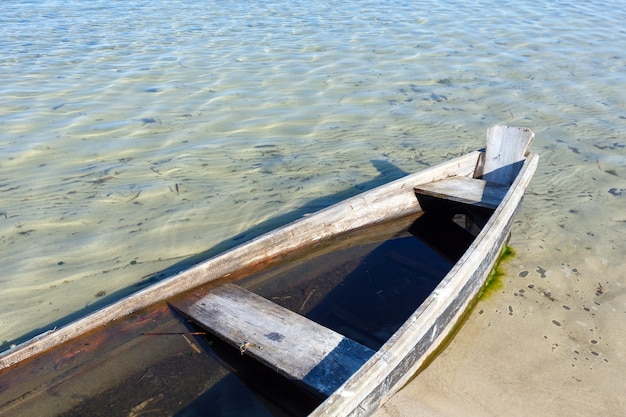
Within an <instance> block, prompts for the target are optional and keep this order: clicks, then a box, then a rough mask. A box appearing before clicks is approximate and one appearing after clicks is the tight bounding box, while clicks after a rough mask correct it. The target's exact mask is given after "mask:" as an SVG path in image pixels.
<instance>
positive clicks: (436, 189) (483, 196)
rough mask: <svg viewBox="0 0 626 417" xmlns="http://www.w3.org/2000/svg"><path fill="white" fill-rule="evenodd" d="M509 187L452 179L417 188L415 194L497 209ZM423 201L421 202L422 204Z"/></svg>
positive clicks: (480, 180) (477, 180)
mask: <svg viewBox="0 0 626 417" xmlns="http://www.w3.org/2000/svg"><path fill="white" fill-rule="evenodd" d="M508 189H509V187H507V186H504V185H500V184H495V183H492V182H488V181H485V180H483V179H479V178H469V177H450V178H445V179H442V180H439V181H434V182H429V183H427V184H421V185H419V186H417V187H415V194H416V195H417V197H418V199H420V196H427V197H434V198H439V199H444V200H449V201H453V202H456V203H461V204H469V205H473V206H478V207H484V208H488V209H495V208H496V207H498V204H500V202H501V201H502V199H503V198H504V196H505V195H506V193H507V191H508ZM421 202H422V201H421V200H420V203H421Z"/></svg>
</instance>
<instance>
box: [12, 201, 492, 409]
mask: <svg viewBox="0 0 626 417" xmlns="http://www.w3.org/2000/svg"><path fill="white" fill-rule="evenodd" d="M466 210H467V208H462V209H461V210H457V211H456V212H454V213H449V214H448V215H446V216H444V217H442V216H430V215H429V214H426V215H422V216H420V217H416V216H413V217H408V218H404V219H400V220H395V221H393V222H387V223H384V224H379V225H376V226H374V227H370V228H367V229H364V230H358V231H356V232H351V233H350V234H345V235H342V236H339V237H337V238H335V239H334V240H333V241H331V242H322V243H320V244H318V245H314V246H313V247H311V248H310V249H308V250H307V251H306V252H307V253H306V254H305V255H304V256H302V255H298V256H299V257H298V259H295V260H294V259H290V260H289V262H286V263H281V264H279V265H278V266H274V267H272V268H271V269H269V270H266V271H263V272H257V273H254V274H250V275H249V276H245V277H243V278H242V277H241V276H238V277H236V278H237V285H240V286H242V287H244V288H246V289H248V290H250V291H252V292H255V293H257V294H259V295H261V296H263V297H265V298H267V299H269V300H271V301H273V302H274V303H276V304H279V305H281V306H283V307H285V308H287V309H290V310H292V311H294V312H296V313H299V314H301V315H303V316H305V317H307V318H309V319H311V320H313V321H316V322H318V323H319V324H322V325H323V326H326V327H328V328H330V329H332V330H334V331H335V332H338V333H341V334H343V335H345V336H347V337H348V338H350V339H352V340H354V341H356V342H359V343H361V344H362V345H365V346H367V347H369V348H371V349H373V350H377V349H379V348H380V347H381V346H382V345H383V344H384V343H385V342H386V341H387V339H388V338H389V337H390V336H391V335H392V334H393V333H394V332H395V331H396V330H397V329H398V328H399V327H400V326H401V325H402V323H404V322H405V321H406V319H407V318H408V317H409V316H410V315H411V314H412V313H413V312H414V311H415V310H416V309H417V308H418V307H419V306H420V304H421V303H422V302H423V301H424V300H425V299H426V298H427V297H428V295H429V294H430V293H431V292H432V291H433V289H434V288H435V287H436V286H437V285H438V284H439V282H440V281H441V280H442V279H443V277H444V276H445V275H446V274H447V273H448V272H449V271H450V269H451V268H452V266H453V265H454V263H455V262H456V261H457V260H458V258H459V257H460V256H461V254H462V253H464V252H465V250H466V249H467V247H468V246H469V244H471V242H472V240H473V238H474V237H475V235H476V234H477V233H478V231H479V230H480V226H482V223H484V220H481V219H484V218H486V215H488V213H483V212H479V211H472V212H467V211H466ZM472 210H473V209H472ZM240 278H241V279H240ZM231 279H232V277H231ZM215 285H219V282H217V283H212V284H210V285H207V286H206V288H200V289H196V290H194V293H197V292H202V291H210V289H211V288H214V287H215ZM183 296H184V295H183ZM198 330H199V329H198V328H196V327H194V325H193V324H192V323H189V322H188V321H187V320H186V319H185V318H183V317H181V316H180V315H179V314H178V313H176V312H174V311H172V309H171V308H169V307H168V306H167V305H166V304H165V303H161V304H159V305H157V306H153V307H151V308H149V309H146V310H142V311H140V312H137V313H135V314H133V315H132V317H131V318H130V319H127V320H121V322H120V323H116V324H115V325H112V326H111V328H110V329H108V331H105V332H104V333H102V332H100V333H97V334H92V335H87V336H85V337H83V338H80V340H77V341H73V342H71V343H68V346H67V347H66V348H65V349H63V351H62V352H61V353H60V354H57V355H56V356H55V358H53V359H52V360H50V358H49V357H47V355H43V356H42V357H39V358H35V359H34V360H32V361H31V363H30V365H29V366H30V371H29V372H30V375H31V378H32V375H33V374H42V375H43V374H44V373H45V375H46V378H47V380H45V381H40V382H26V383H27V384H28V383H30V384H31V385H32V390H31V392H30V394H33V395H34V396H33V395H31V396H30V399H31V400H23V401H18V402H15V403H14V404H12V405H11V406H9V407H6V404H4V403H3V402H0V410H1V409H2V407H3V404H4V406H5V409H7V410H9V411H10V412H13V413H14V414H11V413H9V414H8V415H23V413H24V412H25V411H27V412H28V413H33V412H36V413H38V415H51V412H52V413H53V414H54V415H61V416H78V415H92V416H97V415H106V416H113V415H124V416H139V415H150V414H151V413H154V414H155V415H175V416H195V415H207V412H208V413H209V414H210V415H213V416H226V415H228V416H239V415H241V416H244V415H245V416H268V415H275V416H295V415H306V414H308V413H309V412H310V411H312V410H313V409H314V408H315V407H316V406H317V405H319V403H320V402H321V401H323V398H316V397H314V396H312V395H311V394H310V393H307V392H304V391H302V390H300V389H299V388H298V387H295V386H294V385H292V384H290V382H289V381H287V380H286V379H284V378H283V377H281V376H279V375H277V374H275V373H273V372H272V371H270V370H269V369H267V368H265V367H264V366H263V365H260V364H258V363H255V361H254V360H252V359H250V358H248V357H247V356H245V355H242V354H241V353H240V352H239V351H238V350H237V349H236V348H234V347H231V346H229V345H227V344H226V343H224V342H222V341H220V340H219V339H218V338H216V337H215V336H213V335H211V334H196V333H195V332H196V331H198ZM199 333H202V332H199ZM85 351H89V352H91V353H90V355H91V356H90V357H89V358H88V359H85V355H77V353H84V352H85ZM79 357H80V358H79ZM46 358H47V359H46ZM29 372H26V371H24V372H22V373H21V374H20V375H22V376H24V380H26V379H27V378H28V377H27V375H28V374H29ZM23 382H24V381H13V382H12V383H5V382H3V388H8V389H9V390H10V388H11V386H12V385H14V384H15V385H19V383H23ZM4 391H5V394H6V392H7V389H4ZM42 396H43V397H44V399H45V401H41V399H42ZM1 397H2V395H0V399H1ZM52 410H54V411H52Z"/></svg>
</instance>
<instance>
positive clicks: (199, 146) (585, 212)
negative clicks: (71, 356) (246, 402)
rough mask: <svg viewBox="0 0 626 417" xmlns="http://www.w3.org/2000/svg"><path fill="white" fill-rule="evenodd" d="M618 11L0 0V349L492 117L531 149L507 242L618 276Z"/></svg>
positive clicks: (474, 136)
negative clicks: (513, 239) (553, 250)
mask: <svg viewBox="0 0 626 417" xmlns="http://www.w3.org/2000/svg"><path fill="white" fill-rule="evenodd" d="M622 6H623V5H622V4H621V2H617V1H605V2H580V1H573V0H570V1H515V2H513V1H504V2H503V1H501V0H498V1H494V0H488V1H446V2H435V1H428V2H402V1H395V0H392V1H388V2H375V1H364V0H362V1H359V0H350V1H342V2H311V1H291V0H290V1H272V2H269V1H203V2H188V1H172V0H168V1H163V0H158V1H133V2H125V1H110V0H107V1H78V0H69V1H60V0H59V1H55V0H32V1H17V0H6V1H4V2H3V5H2V13H1V15H0V73H1V74H2V83H1V84H0V256H1V259H2V262H0V306H2V308H1V309H0V343H2V349H6V348H8V347H9V346H10V345H11V344H13V343H16V342H19V341H21V340H24V339H25V338H26V337H29V336H32V335H33V334H35V333H38V332H41V331H44V330H48V329H50V328H52V327H54V326H56V325H59V324H62V323H63V322H66V321H67V320H68V319H70V318H72V317H75V316H76V314H74V313H77V314H82V313H84V312H86V311H88V310H89V309H93V308H95V307H98V306H99V305H102V304H104V303H108V302H112V301H114V300H115V299H117V298H119V297H121V296H123V295H125V294H128V293H130V292H132V291H134V290H136V289H137V288H139V287H140V286H141V285H144V284H143V283H145V282H147V281H150V279H151V278H153V280H154V279H160V278H161V277H162V276H165V275H168V274H171V273H174V272H176V271H177V270H179V269H180V268H183V267H184V266H186V265H189V264H191V263H193V262H196V261H198V260H201V259H205V258H206V257H207V256H209V255H211V254H213V253H215V252H217V251H219V250H223V249H226V248H228V247H232V246H234V245H236V244H239V243H241V242H243V241H245V240H247V239H249V238H251V237H253V236H255V235H258V234H259V233H260V232H262V231H266V230H268V229H270V228H272V227H275V226H278V225H281V224H284V223H286V222H288V221H291V220H293V219H295V218H297V217H299V216H301V215H302V214H304V213H306V212H311V211H314V210H317V209H319V208H321V207H324V206H327V205H329V204H332V203H334V202H337V201H339V200H341V199H342V198H344V197H347V196H349V195H353V194H355V193H357V192H360V191H363V190H364V189H366V188H371V187H372V186H374V185H376V184H380V183H383V182H385V181H387V180H390V179H394V178H396V177H397V176H399V175H402V173H403V172H412V171H415V170H419V169H422V168H424V167H426V166H428V165H432V164H434V163H437V162H441V161H443V160H446V159H448V158H450V157H452V156H455V155H460V154H463V153H465V152H468V151H470V150H474V149H477V148H480V147H482V146H483V143H484V135H485V130H486V129H487V128H488V127H489V126H490V125H493V124H508V125H514V126H524V127H529V128H531V129H533V130H534V131H535V133H536V135H537V137H536V140H535V143H534V150H536V151H537V152H539V153H540V154H541V158H542V160H541V166H540V168H539V171H538V173H537V175H536V176H535V179H534V180H533V184H532V186H531V189H530V190H529V195H528V196H527V198H526V201H525V208H524V210H523V212H522V213H521V214H520V216H519V220H518V222H517V223H516V229H517V230H516V231H517V233H518V236H522V237H523V239H522V238H518V242H517V244H518V245H519V246H522V248H523V249H524V250H534V249H533V248H537V246H541V245H543V246H545V247H559V248H566V247H568V245H570V244H571V242H575V243H576V242H578V243H576V244H578V245H579V246H581V243H580V242H581V241H583V242H584V243H582V246H587V247H588V248H587V249H586V250H587V252H588V253H589V254H590V255H592V256H598V257H602V259H605V260H607V261H606V262H608V263H609V264H611V263H612V264H615V265H618V264H619V265H621V262H622V260H621V258H620V257H619V256H618V254H620V253H622V254H623V253H624V252H625V251H624V249H625V248H624V246H625V245H624V243H623V242H624V234H625V233H626V230H625V229H626V228H625V227H624V223H625V222H626V214H625V213H626V212H624V210H623V207H624V204H625V203H626V168H625V158H626V148H625V146H626V142H625V141H624V139H623V137H624V134H625V132H626V92H625V91H624V89H623V88H622V87H623V86H624V85H625V84H626V53H625V52H624V51H626V48H625V46H626V44H625V43H624V39H626V31H625V30H624V29H623V22H624V21H625V20H626V13H625V12H624V11H623V7H622ZM516 231H514V233H516ZM525 242H533V243H532V244H531V243H525ZM538 242H541V243H540V244H539V243H538ZM526 244H527V246H528V247H525V246H524V245H526ZM537 250H538V249H537ZM559 250H560V249H559ZM564 251H565V252H566V250H565V249H564ZM173 265H175V267H174V268H170V267H172V266H173ZM155 274H156V275H155ZM621 284H626V283H625V282H624V281H623V278H622V281H621ZM621 284H620V285H621Z"/></svg>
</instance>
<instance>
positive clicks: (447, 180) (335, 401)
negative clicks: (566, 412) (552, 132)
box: [0, 126, 538, 416]
mask: <svg viewBox="0 0 626 417" xmlns="http://www.w3.org/2000/svg"><path fill="white" fill-rule="evenodd" d="M533 137H534V134H533V133H532V132H531V131H530V130H529V129H525V128H517V127H505V126H495V127H492V128H490V129H489V130H488V132H487V146H486V149H485V150H481V151H475V152H472V153H470V154H467V155H464V156H461V157H458V158H455V159H452V160H450V161H446V162H444V163H442V164H440V165H437V166H434V167H431V168H428V169H426V170H424V171H421V172H418V173H415V174H411V175H408V176H405V177H403V178H400V179H398V180H395V181H393V182H390V183H387V184H385V185H382V186H380V187H377V188H375V189H372V190H370V191H367V192H364V193H362V194H360V195H357V196H355V197H352V198H349V199H347V200H344V201H342V202H340V203H337V204H335V205H333V206H330V207H328V208H325V209H323V210H321V211H319V212H317V213H314V214H311V215H307V216H304V217H302V218H301V219H299V220H297V221H295V222H292V223H290V224H287V225H285V226H283V227H280V228H278V229H276V230H273V231H271V232H269V233H266V234H264V235H261V236H259V237H257V238H255V239H253V240H251V241H249V242H247V243H244V244H241V245H239V246H237V247H235V248H233V249H231V250H228V251H226V252H224V253H222V254H221V255H218V256H215V257H213V258H210V259H208V260H206V261H204V262H202V263H200V264H198V265H196V266H194V267H192V268H189V269H186V270H184V271H182V272H180V273H178V274H176V275H174V276H171V277H169V278H166V279H164V280H162V281H160V282H157V283H155V284H153V285H151V286H149V287H147V288H145V289H143V290H141V291H139V292H137V293H135V294H132V295H130V296H128V297H126V298H124V299H122V300H120V301H118V302H116V303H114V304H112V305H110V306H107V307H105V308H102V309H100V310H98V311H96V312H94V313H91V314H89V315H87V316H86V317H84V318H81V319H79V320H77V321H74V322H72V323H70V324H68V325H66V326H63V327H60V328H54V329H51V330H49V331H47V332H45V333H43V334H41V335H39V336H37V337H35V338H33V339H32V340H29V341H27V342H25V343H22V344H20V345H18V346H15V347H13V348H12V349H10V350H8V351H5V352H3V353H2V354H0V414H2V415H6V416H9V415H16V416H17V415H99V414H103V415H108V416H111V415H127V416H139V415H150V414H151V413H152V414H154V415H180V416H182V415H192V414H193V413H194V410H195V411H198V410H200V411H198V413H199V414H206V412H207V407H210V414H211V415H220V414H229V415H237V412H238V413H240V414H241V415H272V414H274V415H290V414H291V415H297V414H305V415H306V414H309V415H312V416H349V415H350V416H361V415H368V414H371V413H372V412H373V411H374V410H376V408H377V407H379V406H380V405H381V404H382V403H383V402H384V401H385V399H387V398H389V397H390V396H391V395H393V393H394V392H396V391H397V390H398V389H400V388H401V387H402V386H403V384H405V383H406V382H407V381H408V380H409V379H410V378H411V377H412V376H413V375H414V374H415V373H416V372H417V371H418V370H419V369H420V368H421V367H423V366H424V364H425V363H426V361H427V360H428V359H429V358H430V357H432V355H433V354H435V353H436V352H437V349H438V348H439V347H440V346H441V344H442V342H443V341H444V340H445V339H446V338H447V337H448V336H449V335H450V332H451V330H452V329H453V328H454V326H455V325H457V324H458V323H459V322H460V321H461V320H462V317H463V315H464V313H466V312H467V311H468V308H469V307H470V306H471V305H472V303H473V301H474V300H475V299H476V297H477V295H478V294H479V291H480V290H481V288H482V286H483V284H484V282H485V279H486V277H487V276H488V274H489V272H490V270H491V269H492V268H493V267H494V265H495V262H496V260H497V258H498V256H499V254H500V251H501V250H502V248H503V246H504V245H505V244H506V240H507V237H508V236H509V233H510V230H511V226H512V222H513V217H514V215H515V214H516V212H517V211H518V209H519V207H520V204H521V202H522V198H523V195H524V192H525V190H526V188H527V186H528V184H529V182H530V180H531V178H532V175H533V173H534V171H535V169H536V167H537V162H538V157H537V155H535V154H533V153H532V152H530V144H531V142H532V140H533ZM398 242H401V244H400V243H398ZM402 242H404V243H402ZM394 245H395V246H394ZM407 245H408V246H407ZM418 252H420V253H422V256H421V257H420V255H419V254H418ZM215 364H218V365H217V368H216V367H215V366H214V365H215ZM253 368H254V369H259V370H258V371H257V370H255V371H253V372H252V374H251V373H250V371H249V370H250V369H253ZM216 369H217V370H216ZM257 372H258V373H257ZM233 375H234V376H233ZM275 380H279V381H278V382H276V384H277V385H273V384H274V383H275ZM255 386H256V388H259V392H261V391H263V389H267V388H268V387H269V386H275V387H278V388H273V391H270V393H269V394H267V395H264V394H262V393H261V394H257V393H256V392H257V391H254V392H255V394H254V395H252V397H246V396H244V395H240V394H239V392H242V391H238V390H246V389H248V388H250V387H252V388H250V389H252V390H256V388H255ZM268 398H269V399H268ZM293 398H296V399H297V400H295V401H294V400H293ZM290 399H291V402H292V404H291V405H289V404H287V405H281V404H282V403H289V401H290ZM294 402H295V403H296V404H293V403H294ZM229 407H230V408H229ZM225 410H226V411H225ZM228 410H230V411H228ZM233 410H234V411H233Z"/></svg>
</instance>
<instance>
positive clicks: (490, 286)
mask: <svg viewBox="0 0 626 417" xmlns="http://www.w3.org/2000/svg"><path fill="white" fill-rule="evenodd" d="M513 256H515V251H514V250H513V248H511V247H510V246H508V245H504V247H503V248H502V251H501V252H500V256H499V257H498V259H497V260H496V264H495V265H494V267H493V268H492V270H491V272H490V273H489V276H488V277H487V279H486V280H485V284H484V285H483V287H482V288H481V289H480V291H479V292H478V300H484V299H486V298H488V297H490V296H492V295H493V294H495V293H496V292H497V291H498V290H500V289H502V287H504V282H503V280H502V278H503V277H504V275H505V272H504V271H503V269H502V265H503V263H504V262H505V261H507V260H508V259H511V258H512V257H513Z"/></svg>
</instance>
